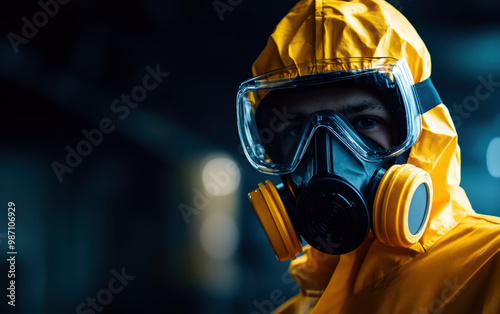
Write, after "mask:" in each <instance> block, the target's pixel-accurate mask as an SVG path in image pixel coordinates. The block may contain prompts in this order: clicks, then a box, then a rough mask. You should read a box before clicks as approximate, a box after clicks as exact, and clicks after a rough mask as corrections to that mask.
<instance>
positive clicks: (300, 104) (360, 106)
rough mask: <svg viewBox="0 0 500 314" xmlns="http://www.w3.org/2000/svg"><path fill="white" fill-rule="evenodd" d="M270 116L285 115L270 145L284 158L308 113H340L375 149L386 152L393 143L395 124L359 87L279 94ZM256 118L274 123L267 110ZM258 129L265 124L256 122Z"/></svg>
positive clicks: (376, 98) (372, 94) (380, 100)
mask: <svg viewBox="0 0 500 314" xmlns="http://www.w3.org/2000/svg"><path fill="white" fill-rule="evenodd" d="M273 108H274V109H273V110H272V112H273V113H274V115H275V114H276V112H282V113H283V112H286V116H287V119H286V120H284V121H283V119H281V120H280V124H279V125H278V126H275V130H276V138H275V140H274V141H273V142H274V143H270V144H271V145H273V144H274V145H278V146H280V149H281V154H282V155H284V156H287V155H289V154H290V152H289V150H290V149H291V148H292V147H293V143H295V142H296V141H297V136H299V133H300V130H301V128H302V125H303V122H304V121H305V120H306V119H307V117H308V116H310V115H311V114H312V113H314V112H317V111H322V110H333V111H337V112H338V113H340V114H341V115H342V116H343V117H344V118H345V119H346V120H347V121H348V122H349V123H350V124H351V126H352V127H353V129H354V130H355V131H356V132H357V133H358V134H359V135H360V136H364V137H366V138H369V139H371V140H372V141H373V142H375V143H376V144H377V145H378V146H380V147H382V148H385V149H389V148H390V147H392V146H393V145H394V143H395V142H396V140H397V128H396V121H394V118H393V116H392V115H391V112H390V110H389V108H388V104H387V102H386V101H385V100H384V97H383V96H382V95H380V94H379V93H377V92H376V91H375V90H374V89H370V88H367V87H360V86H342V87H329V88H324V89H305V90H300V91H292V92H287V93H282V94H280V95H279V97H274V99H273ZM261 111H263V112H266V113H260V114H257V115H258V116H259V117H261V120H262V119H265V120H267V121H276V120H277V119H276V118H274V119H273V117H272V115H273V114H272V113H271V110H270V109H269V108H264V109H263V110H262V109H261ZM259 124H260V125H261V126H265V125H266V122H263V121H260V123H259Z"/></svg>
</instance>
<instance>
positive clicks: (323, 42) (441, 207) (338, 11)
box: [252, 0, 500, 313]
mask: <svg viewBox="0 0 500 314" xmlns="http://www.w3.org/2000/svg"><path fill="white" fill-rule="evenodd" d="M342 57H393V58H397V59H401V58H406V60H407V61H408V64H409V66H410V69H411V71H412V74H413V79H414V81H415V83H418V82H421V81H423V80H424V79H426V78H428V77H429V76H430V74H431V61H430V55H429V52H428V51H427V48H426V47H425V45H424V43H423V42H422V40H421V39H420V37H419V35H418V34H417V32H416V31H415V29H414V28H413V27H412V25H411V24H410V23H409V22H408V21H407V20H406V18H405V17H404V16H403V15H401V13H399V11H397V10H396V9H395V8H394V7H392V6H391V5H390V4H388V3H387V2H385V1H381V0H355V1H338V0H332V1H327V0H324V1H321V0H317V1H314V0H303V1H300V2H299V3H297V4H296V5H295V7H294V8H293V9H292V10H291V11H290V12H289V13H288V14H287V15H286V16H285V17H284V18H283V20H282V21H281V22H280V23H279V24H278V26H277V27H276V28H275V30H274V32H273V33H272V35H271V36H270V38H269V40H268V42H267V45H266V47H265V48H264V50H263V51H262V53H261V54H260V56H259V57H258V59H257V60H256V61H255V63H254V64H253V68H252V71H253V75H255V76H256V75H259V74H263V73H265V72H269V71H271V70H275V69H279V68H282V67H285V66H290V65H294V64H298V63H302V62H306V61H311V60H319V59H326V58H342ZM422 124H423V129H422V133H421V136H420V139H419V141H418V142H417V143H416V144H415V145H414V146H413V147H412V148H411V152H410V156H409V159H408V163H410V164H413V165H416V166H417V167H420V168H422V169H424V170H425V171H427V172H428V173H429V174H430V175H431V177H432V181H433V194H434V197H433V202H432V208H431V214H430V221H429V225H428V227H427V230H426V231H425V233H424V236H423V237H422V238H421V240H420V241H419V243H416V244H415V245H413V246H412V247H411V248H409V249H405V248H397V247H389V246H386V245H384V244H382V243H380V242H379V241H378V240H377V239H376V238H375V237H374V236H373V235H372V234H371V233H370V235H369V237H368V238H367V239H366V240H365V242H364V243H363V244H362V245H361V246H360V247H359V248H358V249H356V250H355V251H353V252H351V253H348V254H345V255H341V256H324V255H323V254H322V253H319V252H318V251H316V250H314V249H311V248H309V247H308V248H306V249H305V253H306V254H304V255H303V256H301V257H299V258H297V259H296V260H294V261H293V262H292V264H291V266H290V273H291V274H292V275H293V276H294V278H295V279H296V281H297V282H299V284H300V285H301V287H302V294H301V295H298V296H296V297H294V298H293V299H291V300H289V301H288V302H287V303H286V304H285V305H283V306H282V307H281V308H280V310H279V312H282V313H306V312H309V311H310V310H311V309H312V308H313V307H314V306H315V305H316V303H317V305H316V306H315V307H314V313H340V312H342V313H344V312H345V313H364V312H365V311H366V312H372V313H412V311H415V312H416V313H419V312H418V310H419V307H420V308H425V309H429V306H433V305H432V304H431V303H432V302H433V300H438V301H439V302H441V303H439V302H437V303H436V302H435V303H436V304H438V305H439V306H441V307H443V305H442V304H447V302H448V301H450V300H451V297H450V295H451V296H453V294H450V293H448V294H446V295H445V297H446V298H445V300H442V299H441V297H438V298H437V299H436V294H439V293H440V292H442V289H443V288H442V287H443V285H444V283H443V282H444V280H448V281H449V282H452V283H453V284H455V283H456V286H460V287H466V286H467V285H466V283H467V282H468V283H471V281H470V278H472V277H473V276H474V274H476V273H479V271H478V269H479V268H480V267H481V265H486V264H487V263H488V261H490V257H491V256H493V255H494V254H496V251H497V250H498V247H499V245H498V243H500V232H499V231H498V223H500V220H498V219H495V218H491V217H490V218H491V219H490V218H488V217H486V218H485V217H483V216H482V215H477V214H475V213H474V211H473V210H472V208H471V205H470V203H469V200H468V199H467V196H466V195H465V192H464V191H463V189H462V188H461V187H460V186H459V184H460V149H459V146H458V144H457V134H456V130H455V127H454V125H453V122H452V119H451V117H450V114H449V112H448V109H447V108H446V107H445V106H444V105H443V104H441V105H439V106H437V107H435V108H433V109H431V110H430V111H428V112H427V113H425V114H423V117H422ZM471 217H472V218H473V220H470V219H472V218H471ZM468 219H469V220H468ZM488 224H494V226H495V228H493V230H495V233H494V235H492V236H491V237H492V238H491V239H489V240H488V241H489V242H487V243H490V245H491V246H493V247H494V248H495V250H493V251H487V250H486V249H484V248H482V245H483V242H484V243H486V242H485V241H486V240H484V237H486V236H487V234H486V233H485V232H479V233H474V232H472V231H474V230H475V229H474V228H483V227H484V225H488ZM459 225H460V226H459ZM452 229H454V230H453V232H450V231H451V230H452ZM483 229H484V228H483ZM483 229H481V230H483ZM471 230H472V231H471ZM490 231H491V230H490ZM468 234H470V236H471V238H470V239H469V240H468V241H469V242H468V243H467V244H468V245H465V244H464V247H467V249H468V250H469V252H470V254H475V256H476V257H477V258H478V260H477V261H476V263H475V264H468V265H469V267H470V269H468V268H467V267H468V266H466V264H465V263H466V262H470V259H468V258H466V259H465V260H464V256H463V255H466V254H469V253H467V251H464V250H462V251H460V250H458V251H455V253H454V254H455V255H453V253H450V254H451V255H448V254H447V252H448V251H449V250H452V249H451V248H454V247H456V246H457V241H460V239H459V238H458V237H459V236H463V237H464V239H467V238H468ZM473 234H474V235H476V238H474V237H473ZM450 237H451V238H450ZM453 237H456V238H453ZM438 241H441V242H440V245H436V243H437V242H438ZM434 246H436V249H434V250H433V254H428V252H429V250H431V248H433V247H434ZM488 252H489V253H488ZM438 253H439V254H438ZM314 256H316V258H314ZM450 256H453V257H454V258H457V259H459V260H462V262H458V263H457V262H456V261H453V262H450V260H449V259H448V258H450ZM424 257H425V258H424ZM417 260H418V261H419V262H418V263H417V262H416V261H417ZM429 261H430V262H429ZM325 263H326V264H325ZM453 263H455V264H453ZM311 265H313V266H311ZM321 265H322V266H321ZM325 265H326V266H325ZM470 265H472V266H470ZM461 269H462V270H463V273H464V274H465V275H464V276H463V278H462V277H461V276H459V277H456V274H454V273H453V272H454V271H455V272H460V271H461ZM467 274H468V275H467ZM497 275H498V274H497V273H496V272H495V276H497ZM429 276H436V277H435V280H436V284H435V286H436V289H434V290H435V291H434V290H433V289H428V290H427V291H426V292H424V293H422V291H421V289H420V288H418V287H417V288H418V289H417V288H415V287H414V286H412V287H410V288H408V287H407V286H405V285H407V284H408V281H413V283H412V285H413V284H420V283H422V280H424V282H425V280H430V278H429ZM495 276H493V277H495ZM325 278H328V279H329V280H326V279H325ZM388 278H391V279H388ZM457 278H458V279H457ZM498 278H500V275H498V276H497V279H498ZM397 280H400V281H397ZM405 280H406V281H405ZM454 280H455V281H456V282H455V281H454ZM328 282H329V284H328ZM389 283H390V284H389ZM326 284H328V286H327V287H326ZM389 287H390V288H389ZM381 289H382V290H381ZM384 289H385V290H384ZM404 289H406V290H405V291H407V293H406V296H405V295H404V292H402V291H403V290H404ZM419 289H420V290H419ZM423 289H427V287H424V288H423ZM450 289H451V288H450ZM497 290H499V289H497ZM375 291H376V293H375ZM389 291H392V292H389ZM450 291H451V290H450ZM457 291H458V292H457ZM410 292H412V294H411V295H409V293H410ZM384 293H393V294H398V293H402V296H401V297H397V298H396V297H395V296H394V295H392V296H391V298H388V297H387V295H384ZM457 293H458V294H460V293H462V295H466V293H463V292H462V290H460V289H459V288H457V289H455V295H456V294H457ZM468 293H469V294H470V295H471V300H472V299H473V298H474V293H472V291H471V290H470V289H469V292H468ZM415 294H418V297H417V296H415ZM441 294H442V293H441ZM321 295H322V297H321V298H320V299H319V301H318V298H319V296H321ZM381 298H382V299H384V300H391V301H381V300H382V299H381ZM453 300H454V299H453ZM405 302H406V303H405ZM382 303H384V305H380V304H382ZM448 303H449V302H448ZM376 304H378V305H380V307H378V308H377V306H376ZM398 304H399V305H398ZM429 304H431V305H429ZM440 304H441V305H440ZM455 305H456V306H459V305H460V306H465V305H463V304H461V303H459V302H455ZM439 306H437V307H434V308H439Z"/></svg>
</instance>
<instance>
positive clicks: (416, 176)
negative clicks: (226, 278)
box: [237, 0, 500, 313]
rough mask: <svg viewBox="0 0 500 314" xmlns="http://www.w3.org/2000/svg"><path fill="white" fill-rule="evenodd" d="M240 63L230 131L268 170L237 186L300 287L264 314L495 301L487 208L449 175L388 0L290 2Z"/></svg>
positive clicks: (489, 306) (433, 309) (416, 47)
mask: <svg viewBox="0 0 500 314" xmlns="http://www.w3.org/2000/svg"><path fill="white" fill-rule="evenodd" d="M252 70H253V74H254V78H252V79H250V80H248V81H246V82H244V83H243V84H241V86H240V88H239V91H238V97H237V114H238V128H239V133H240V139H241V142H242V145H243V150H244V152H245V154H246V156H247V158H248V160H249V161H250V163H251V164H252V165H253V166H254V167H255V168H256V169H258V170H259V171H262V172H265V173H269V174H274V175H279V176H280V179H281V181H282V183H280V184H277V185H276V186H275V185H274V184H273V183H272V182H271V181H267V182H266V183H265V184H262V183H260V184H259V188H258V189H256V190H255V191H253V192H251V193H250V194H249V197H250V201H251V203H252V206H253V207H254V210H255V212H256V214H257V216H258V218H259V220H260V222H261V224H262V226H263V228H264V231H265V232H266V234H267V236H268V238H269V240H270V242H271V245H272V247H273V249H274V252H275V254H276V256H277V258H278V259H279V260H281V261H284V260H289V259H292V262H291V264H290V268H289V272H290V274H291V275H292V276H293V277H294V279H295V280H296V281H297V283H298V284H299V285H300V287H301V292H300V293H299V294H298V295H297V296H295V297H293V298H292V299H290V300H288V301H287V302H286V303H285V304H283V305H281V306H280V308H279V309H278V310H277V312H278V313H500V267H499V264H500V258H497V257H498V255H497V252H498V250H499V247H500V219H499V218H497V217H491V216H486V215H480V214H476V213H475V212H474V211H473V209H472V208H471V205H470V203H469V201H468V199H467V196H466V194H465V192H464V191H463V189H462V188H461V187H460V150H459V147H458V144H457V134H456V130H455V127H454V125H453V123H452V120H451V118H450V114H449V112H448V110H447V108H446V107H445V106H444V105H443V104H442V102H441V99H440V98H439V95H438V93H437V92H436V90H435V88H434V86H433V84H432V82H431V80H430V74H431V61H430V56H429V53H428V51H427V49H426V47H425V45H424V43H423V42H422V40H421V39H420V37H419V36H418V34H417V33H416V31H415V30H414V28H413V27H412V26H411V25H410V23H409V22H408V21H407V20H406V19H405V18H404V17H403V16H402V15H401V14H400V13H399V12H398V11H397V10H396V9H395V8H393V7H392V6H391V5H390V4H388V3H386V2H385V1H382V0H354V1H339V0H335V1H333V0H332V1H329V0H324V1H321V0H316V1H314V0H303V1H300V2H299V3H297V4H296V5H295V7H294V8H293V9H292V10H291V11H290V12H289V13H288V14H287V15H286V16H285V18H284V19H283V20H282V21H281V22H280V23H279V24H278V26H277V27H276V28H275V30H274V32H273V33H272V35H271V36H270V38H269V40H268V42H267V45H266V47H265V48H264V50H263V52H262V53H261V54H260V56H259V57H258V59H257V60H256V61H255V63H254V65H253V68H252ZM300 237H301V238H302V239H303V240H304V241H305V242H307V245H305V246H304V247H302V245H301V241H300V240H299V239H300ZM302 251H303V252H304V254H303V255H301V256H299V257H297V255H299V253H300V252H302Z"/></svg>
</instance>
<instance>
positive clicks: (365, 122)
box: [351, 117, 380, 131]
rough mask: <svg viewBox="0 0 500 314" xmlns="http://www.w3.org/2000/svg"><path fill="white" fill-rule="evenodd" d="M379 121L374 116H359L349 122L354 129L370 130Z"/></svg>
mask: <svg viewBox="0 0 500 314" xmlns="http://www.w3.org/2000/svg"><path fill="white" fill-rule="evenodd" d="M379 123H380V121H379V119H378V118H375V117H360V118H357V119H355V120H354V121H352V122H351V125H352V126H353V127H354V129H355V130H356V131H362V130H370V129H373V128H375V127H377V126H378V125H379Z"/></svg>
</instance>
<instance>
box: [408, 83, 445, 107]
mask: <svg viewBox="0 0 500 314" xmlns="http://www.w3.org/2000/svg"><path fill="white" fill-rule="evenodd" d="M414 86H415V91H416V92H417V95H418V100H419V103H420V108H421V109H422V113H426V112H427V111H429V110H431V109H432V108H434V107H436V106H437V105H440V104H442V103H443V101H442V100H441V97H439V94H438V92H437V90H436V88H435V87H434V84H432V81H431V78H430V77H429V78H427V79H425V80H423V81H422V82H419V83H417V84H415V85H414Z"/></svg>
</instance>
